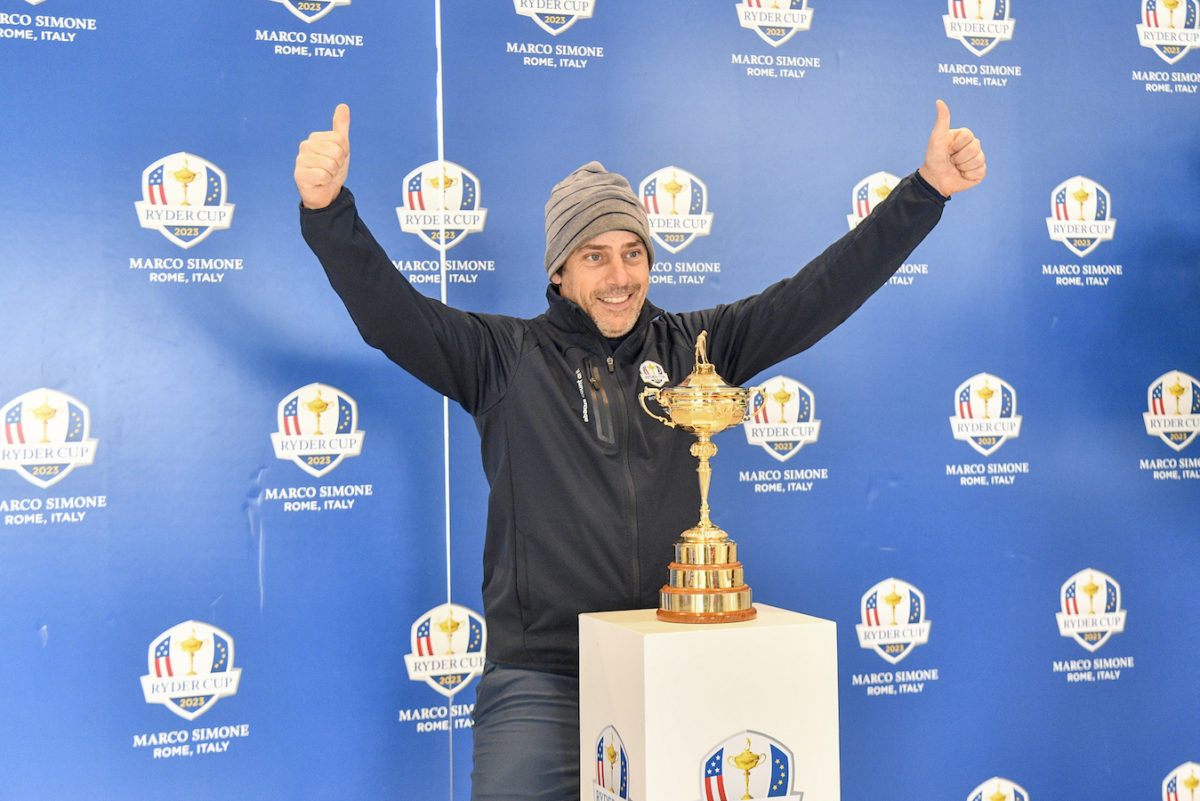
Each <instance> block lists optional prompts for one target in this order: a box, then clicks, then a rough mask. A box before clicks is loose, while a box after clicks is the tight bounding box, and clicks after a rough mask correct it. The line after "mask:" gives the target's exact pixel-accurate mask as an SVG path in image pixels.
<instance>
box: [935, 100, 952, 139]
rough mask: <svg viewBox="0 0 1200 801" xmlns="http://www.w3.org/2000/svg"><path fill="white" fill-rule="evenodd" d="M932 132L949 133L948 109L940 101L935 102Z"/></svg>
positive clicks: (943, 102)
mask: <svg viewBox="0 0 1200 801" xmlns="http://www.w3.org/2000/svg"><path fill="white" fill-rule="evenodd" d="M933 132H934V133H939V132H940V133H946V134H948V133H949V132H950V107H949V106H947V105H946V103H945V101H943V100H941V99H939V100H938V101H937V120H936V121H935V122H934V123H933Z"/></svg>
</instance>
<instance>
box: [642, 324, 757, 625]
mask: <svg viewBox="0 0 1200 801" xmlns="http://www.w3.org/2000/svg"><path fill="white" fill-rule="evenodd" d="M707 341H708V332H707V331H702V332H701V333H700V336H699V337H698V338H697V339H696V369H695V370H693V371H692V373H691V375H689V376H688V377H687V378H685V379H684V380H683V381H682V382H680V384H679V385H678V386H675V387H671V388H669V389H658V388H657V387H647V388H646V389H644V390H642V392H641V394H640V395H638V401H639V402H640V403H641V404H642V410H643V411H645V412H646V414H648V415H650V416H651V417H653V418H654V419H655V420H658V421H659V422H661V423H662V424H663V425H666V426H669V427H671V428H682V429H683V430H684V431H687V432H689V433H692V434H695V435H696V437H697V441H696V442H694V443H692V447H691V454H692V456H695V457H696V458H697V459H699V460H700V465H699V466H698V467H697V468H696V473H697V474H698V475H699V477H700V522H699V523H697V524H696V525H695V526H693V527H691V528H689V529H688V530H687V531H685V532H683V534H682V535H681V539H680V540H679V541H677V542H676V543H675V561H673V562H672V563H671V564H670V565H669V569H670V581H669V582H668V583H667V584H665V585H664V586H663V588H662V590H661V591H660V592H659V609H658V619H659V620H667V621H670V622H672V623H733V622H736V621H739V620H749V619H751V618H753V617H754V616H755V615H756V614H757V613H756V611H755V609H754V607H753V606H752V605H751V602H750V588H749V587H747V586H746V584H745V582H744V581H743V578H742V563H741V562H739V561H737V543H735V542H734V541H733V540H731V539H729V536H728V535H727V534H726V533H725V532H724V531H722V530H721V529H720V528H718V527H717V526H715V525H713V522H712V521H711V520H710V519H709V516H708V485H709V482H710V480H711V478H712V468H711V467H709V464H708V460H709V459H711V458H712V457H713V456H714V455H715V454H716V452H717V446H716V445H714V444H713V442H712V435H713V434H716V433H718V432H721V431H724V430H725V429H727V428H731V427H733V426H736V425H738V424H739V423H741V422H742V419H743V418H744V417H745V416H746V402H747V398H748V397H749V394H750V392H749V390H747V389H745V388H744V387H733V386H730V385H729V384H726V383H725V381H724V379H722V378H721V376H719V375H717V373H716V370H714V369H713V366H712V364H710V363H709V361H708V355H707V353H706V345H707ZM647 398H653V399H654V401H655V403H657V404H658V405H659V406H660V407H662V408H663V410H664V411H666V413H667V415H668V417H669V419H668V417H661V416H660V415H657V414H655V413H654V412H652V411H650V409H649V408H647V407H646V399H647Z"/></svg>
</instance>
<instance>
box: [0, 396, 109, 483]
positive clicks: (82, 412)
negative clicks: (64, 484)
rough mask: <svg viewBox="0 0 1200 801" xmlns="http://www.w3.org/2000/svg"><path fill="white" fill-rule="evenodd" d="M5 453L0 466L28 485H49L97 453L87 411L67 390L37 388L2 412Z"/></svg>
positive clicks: (9, 403)
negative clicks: (12, 472)
mask: <svg viewBox="0 0 1200 801" xmlns="http://www.w3.org/2000/svg"><path fill="white" fill-rule="evenodd" d="M0 418H3V419H4V443H5V445H6V448H5V455H4V457H3V459H0V467H3V468H5V469H8V470H12V471H14V472H15V473H16V474H17V475H19V476H20V477H21V478H23V479H25V480H26V481H28V482H29V483H31V484H34V485H36V486H39V487H42V488H43V489H45V488H46V487H49V486H51V485H52V484H56V483H58V482H59V481H62V480H63V479H64V478H66V477H67V474H68V473H70V472H71V471H72V470H74V469H75V468H76V467H79V466H80V465H89V464H91V463H92V460H93V459H94V458H95V455H96V440H94V439H92V438H91V437H90V436H89V434H90V432H91V427H92V424H91V414H90V412H88V408H87V407H86V406H84V405H83V404H82V403H80V402H79V401H78V400H76V399H75V398H72V397H71V396H70V395H68V394H66V393H65V392H58V391H57V390H53V389H47V388H45V387H43V388H41V389H35V390H33V391H31V392H26V393H25V394H23V395H21V396H19V397H17V398H14V399H13V400H11V401H9V402H8V403H7V404H6V405H5V406H4V408H2V409H0Z"/></svg>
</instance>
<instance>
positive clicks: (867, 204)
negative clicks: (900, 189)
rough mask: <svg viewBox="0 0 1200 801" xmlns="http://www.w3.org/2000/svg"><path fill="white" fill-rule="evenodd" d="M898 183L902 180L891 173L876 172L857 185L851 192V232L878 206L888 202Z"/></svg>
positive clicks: (847, 218) (848, 218) (849, 215)
mask: <svg viewBox="0 0 1200 801" xmlns="http://www.w3.org/2000/svg"><path fill="white" fill-rule="evenodd" d="M898 183H900V179H899V178H897V177H896V176H895V175H892V174H891V173H890V172H876V173H872V174H871V175H868V176H867V177H866V178H863V179H862V180H861V181H859V182H858V183H857V184H855V186H854V190H853V191H851V192H850V202H851V204H852V207H853V209H854V210H853V211H852V212H851V213H850V214H847V215H846V222H848V223H849V224H850V230H854V229H855V228H857V227H858V224H859V223H860V222H862V221H863V219H865V218H866V216H867V215H868V214H870V213H871V212H872V211H873V210H874V209H875V207H876V206H878V205H879V204H880V203H882V202H883V201H884V200H886V199H887V196H888V195H890V194H891V193H892V190H893V189H895V188H896V184H898Z"/></svg>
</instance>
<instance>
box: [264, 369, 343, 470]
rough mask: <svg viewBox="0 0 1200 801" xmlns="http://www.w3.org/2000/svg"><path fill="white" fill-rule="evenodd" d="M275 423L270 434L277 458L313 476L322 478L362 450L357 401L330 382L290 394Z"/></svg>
mask: <svg viewBox="0 0 1200 801" xmlns="http://www.w3.org/2000/svg"><path fill="white" fill-rule="evenodd" d="M276 423H277V426H278V428H277V430H276V431H274V432H273V433H272V434H271V444H272V445H273V446H274V447H275V457H276V458H277V459H285V460H289V461H292V462H295V464H296V466H297V467H299V468H300V469H301V470H303V471H304V472H305V473H308V474H309V475H310V476H316V477H317V478H320V477H321V476H323V475H325V474H326V473H328V472H329V471H330V470H332V469H333V468H335V467H337V466H338V465H339V464H340V463H341V461H342V459H344V458H346V457H347V456H358V454H359V453H360V452H361V451H362V443H363V432H361V431H359V430H358V404H357V403H355V402H354V398H351V397H350V396H349V395H347V394H346V393H344V392H342V391H341V390H340V389H337V388H336V387H331V386H329V385H328V384H309V385H308V386H304V387H300V389H297V390H295V391H293V392H290V393H288V394H287V395H286V396H285V397H284V399H283V400H281V401H280V402H279V406H278V407H277V408H276ZM327 428H328V429H331V430H330V431H328V432H326V431H325V429H327Z"/></svg>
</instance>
